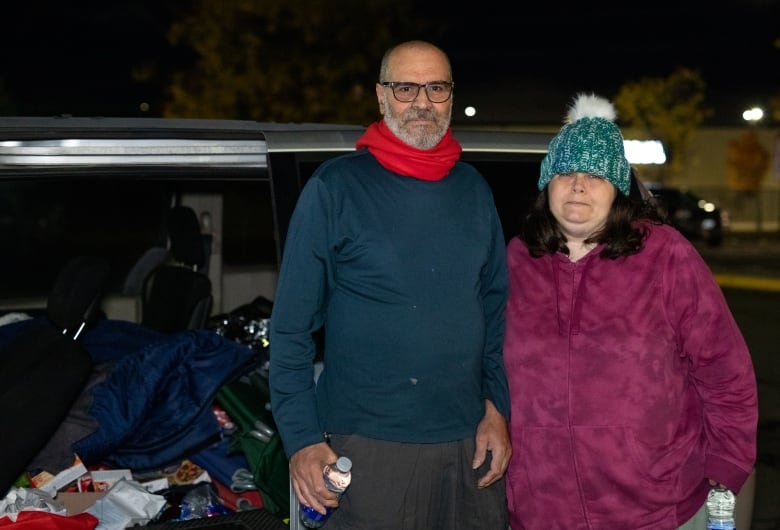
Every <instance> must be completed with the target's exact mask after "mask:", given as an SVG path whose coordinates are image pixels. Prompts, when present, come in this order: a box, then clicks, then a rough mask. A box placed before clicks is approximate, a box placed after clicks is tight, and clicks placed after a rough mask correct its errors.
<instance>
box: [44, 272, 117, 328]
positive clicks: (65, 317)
mask: <svg viewBox="0 0 780 530" xmlns="http://www.w3.org/2000/svg"><path fill="white" fill-rule="evenodd" d="M108 273H109V266H108V262H107V261H106V260H105V259H103V258H98V257H93V256H78V257H76V258H73V259H71V260H70V261H69V262H67V263H66V264H65V266H64V267H63V268H62V270H60V272H59V274H58V275H57V279H56V280H55V281H54V286H53V287H52V289H51V292H50V293H49V298H48V302H47V304H46V315H47V316H48V317H49V320H51V321H52V323H53V324H54V325H55V326H56V327H57V328H58V329H60V330H63V331H65V330H67V332H68V333H69V334H71V336H74V335H73V334H74V333H75V334H78V333H79V332H80V329H79V328H81V326H82V324H85V323H87V321H89V320H91V319H92V318H93V317H94V316H95V314H96V312H97V309H98V307H99V303H98V302H99V301H100V298H101V296H102V295H103V290H104V288H105V285H106V280H107V279H108ZM74 338H75V336H74Z"/></svg>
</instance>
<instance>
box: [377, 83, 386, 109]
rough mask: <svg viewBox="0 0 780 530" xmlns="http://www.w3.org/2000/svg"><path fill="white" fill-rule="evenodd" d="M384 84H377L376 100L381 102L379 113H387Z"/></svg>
mask: <svg viewBox="0 0 780 530" xmlns="http://www.w3.org/2000/svg"><path fill="white" fill-rule="evenodd" d="M383 88H384V87H383V86H382V85H380V84H379V83H377V84H376V100H377V102H378V103H379V114H381V115H382V116H384V115H385V98H384V93H383Z"/></svg>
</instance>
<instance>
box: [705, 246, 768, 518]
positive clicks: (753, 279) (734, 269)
mask: <svg viewBox="0 0 780 530" xmlns="http://www.w3.org/2000/svg"><path fill="white" fill-rule="evenodd" d="M694 244H695V245H696V247H697V249H698V250H699V252H700V253H701V254H702V257H704V259H705V261H707V263H708V265H709V266H710V268H711V269H712V271H713V273H714V274H715V277H716V279H717V280H718V283H719V284H720V285H721V286H722V287H734V288H740V289H756V290H761V291H771V292H780V232H777V231H772V232H767V231H765V232H730V233H728V234H727V235H726V237H725V238H724V241H723V244H722V245H720V246H718V247H708V246H706V245H703V244H700V243H694ZM774 313H775V314H776V315H777V316H780V307H778V308H777V309H776V310H775V311H774ZM770 349H771V346H770ZM770 354H771V352H770ZM770 362H771V361H770ZM758 379H759V381H758V383H759V405H760V409H761V412H760V415H759V425H758V458H757V460H756V487H755V497H754V500H753V507H752V524H751V526H750V527H749V528H748V527H746V526H745V525H742V526H740V527H739V528H738V530H780V382H778V381H774V380H771V381H770V380H769V379H767V377H763V378H762V377H759V378H758ZM737 509H738V510H739V504H738V508H737Z"/></svg>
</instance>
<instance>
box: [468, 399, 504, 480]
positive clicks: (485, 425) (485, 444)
mask: <svg viewBox="0 0 780 530" xmlns="http://www.w3.org/2000/svg"><path fill="white" fill-rule="evenodd" d="M475 441H476V446H475V448H474V461H473V463H472V467H473V468H474V469H477V468H478V467H479V466H481V465H482V464H483V463H484V462H485V458H486V457H487V452H488V451H490V453H491V456H492V459H491V461H490V469H489V470H488V472H487V473H485V474H484V475H483V476H481V477H480V478H479V482H477V485H478V486H479V487H480V488H486V487H488V486H490V485H491V484H493V483H494V482H495V481H497V480H499V479H500V478H501V477H502V476H504V472H505V471H506V468H507V466H508V465H509V457H510V456H512V445H511V443H510V441H509V429H508V428H507V425H506V420H505V419H504V417H503V416H502V415H501V414H500V413H499V412H498V410H496V407H495V405H493V403H492V402H491V401H485V416H484V417H483V418H482V421H480V422H479V425H478V426H477V436H476V439H475Z"/></svg>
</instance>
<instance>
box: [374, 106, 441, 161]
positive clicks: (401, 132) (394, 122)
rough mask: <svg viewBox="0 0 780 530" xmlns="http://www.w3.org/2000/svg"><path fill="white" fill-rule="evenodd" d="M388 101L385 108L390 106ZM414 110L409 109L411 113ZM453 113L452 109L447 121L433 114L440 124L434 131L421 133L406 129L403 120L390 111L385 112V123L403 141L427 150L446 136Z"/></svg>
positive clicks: (437, 123) (436, 121) (435, 120)
mask: <svg viewBox="0 0 780 530" xmlns="http://www.w3.org/2000/svg"><path fill="white" fill-rule="evenodd" d="M388 103H389V102H388V101H387V100H385V109H389V108H390V105H389V104H388ZM412 112H414V111H413V110H410V111H409V113H412ZM451 115H452V110H450V115H449V116H447V119H446V120H445V122H444V123H441V122H440V121H439V119H438V116H437V115H436V114H432V117H433V119H434V122H435V123H436V125H437V126H438V127H437V129H436V130H435V131H433V132H427V131H421V133H420V134H412V133H410V132H409V131H408V130H406V129H404V128H403V127H402V126H401V120H399V119H397V118H396V116H395V115H393V114H392V112H390V111H388V112H385V123H386V124H387V128H388V129H390V130H391V131H392V132H393V134H395V135H396V136H397V137H398V138H399V139H400V140H401V141H402V142H403V143H405V144H408V145H410V146H412V147H416V148H417V149H426V150H427V149H432V148H434V147H436V146H437V145H438V144H439V142H440V141H441V139H442V138H444V135H445V134H447V129H448V128H449V126H450V116H451ZM417 130H420V129H417Z"/></svg>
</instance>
